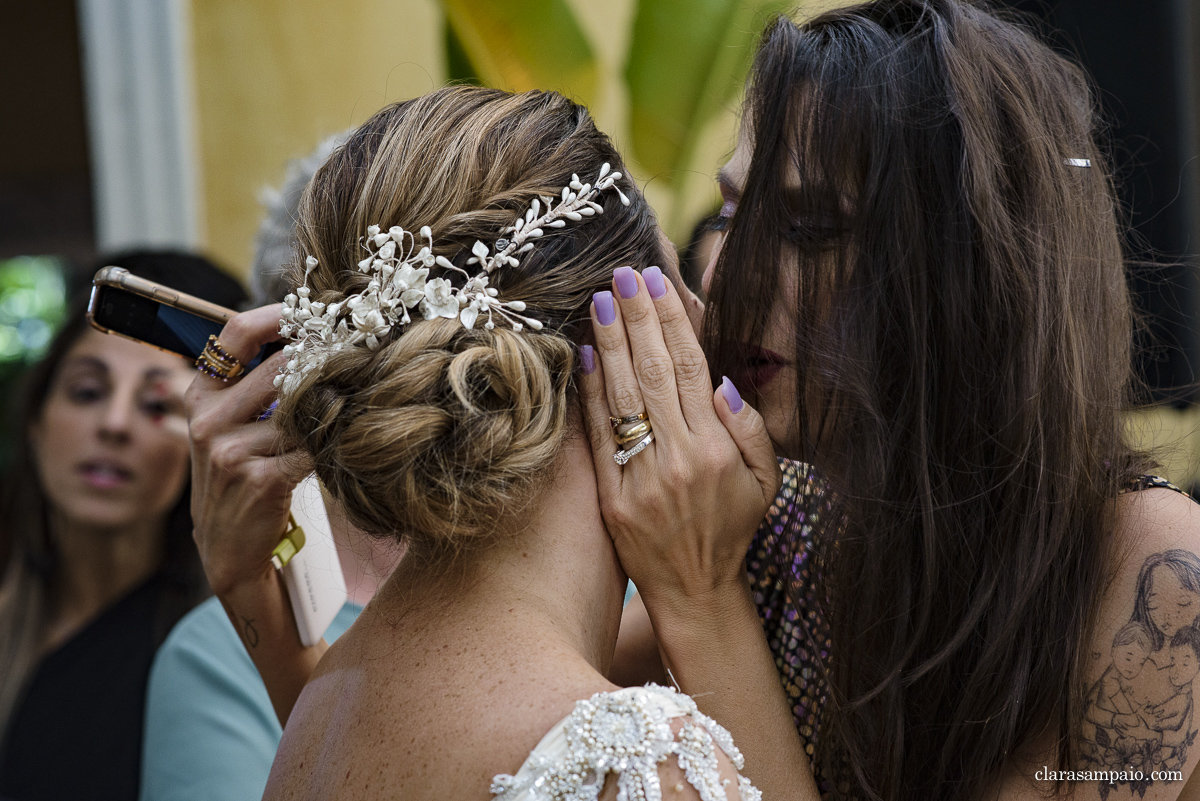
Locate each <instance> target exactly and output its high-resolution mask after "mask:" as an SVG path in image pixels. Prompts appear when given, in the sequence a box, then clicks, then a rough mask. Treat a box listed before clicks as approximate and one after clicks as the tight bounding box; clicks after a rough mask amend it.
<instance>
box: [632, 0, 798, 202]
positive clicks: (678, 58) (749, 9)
mask: <svg viewBox="0 0 1200 801" xmlns="http://www.w3.org/2000/svg"><path fill="white" fill-rule="evenodd" d="M790 5H792V3H788V2H780V0H641V2H639V3H638V8H637V16H636V18H635V19H634V23H633V40H632V43H631V46H630V51H629V61H628V63H627V65H626V68H625V77H626V80H627V82H628V84H629V127H630V131H629V133H630V143H631V145H632V147H633V153H634V155H635V156H636V158H637V160H638V163H639V164H640V165H641V166H642V167H643V168H644V169H646V170H648V171H650V172H653V173H655V174H656V175H657V176H658V177H659V178H661V179H662V180H665V181H667V182H668V183H670V184H672V185H676V186H677V185H679V184H680V183H681V181H680V178H679V171H681V170H684V169H687V168H688V166H689V162H690V161H691V158H692V153H693V151H694V150H695V146H696V140H697V138H698V137H699V136H700V134H701V133H702V131H703V129H704V126H705V123H707V122H708V121H709V120H710V119H711V118H712V117H713V115H714V114H715V113H716V112H717V111H719V110H720V109H721V108H722V106H723V105H725V104H726V103H728V102H730V100H732V99H733V98H734V97H735V96H736V95H737V93H738V91H739V90H740V89H741V86H742V83H743V81H744V80H745V77H746V73H747V71H748V69H749V66H750V61H751V59H752V57H753V48H754V44H755V42H756V41H757V37H758V34H759V32H760V31H761V29H762V26H763V24H764V23H765V22H766V21H767V20H768V19H769V18H770V16H771V15H772V14H775V13H781V12H782V11H784V10H785V9H786V8H788V7H789V6H790Z"/></svg>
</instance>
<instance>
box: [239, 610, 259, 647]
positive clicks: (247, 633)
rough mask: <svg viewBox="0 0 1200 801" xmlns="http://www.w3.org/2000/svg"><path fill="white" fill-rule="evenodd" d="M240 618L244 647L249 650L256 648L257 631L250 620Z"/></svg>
mask: <svg viewBox="0 0 1200 801" xmlns="http://www.w3.org/2000/svg"><path fill="white" fill-rule="evenodd" d="M239 617H241V618H242V639H244V640H245V641H246V645H248V646H250V647H251V648H257V647H258V629H256V628H254V621H253V620H252V619H251V618H248V617H245V616H242V615H239Z"/></svg>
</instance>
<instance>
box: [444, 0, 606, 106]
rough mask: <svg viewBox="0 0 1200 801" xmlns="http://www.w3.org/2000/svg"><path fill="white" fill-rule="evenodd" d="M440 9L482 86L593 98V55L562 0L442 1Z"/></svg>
mask: <svg viewBox="0 0 1200 801" xmlns="http://www.w3.org/2000/svg"><path fill="white" fill-rule="evenodd" d="M442 8H443V10H444V11H445V12H446V20H447V22H448V23H449V25H450V26H451V28H453V33H454V35H455V36H456V37H457V39H458V42H459V43H461V45H462V50H463V52H465V53H466V56H467V58H468V59H469V60H470V65H471V67H472V69H473V72H474V74H475V75H477V76H478V77H479V79H480V80H481V81H482V82H483V84H484V85H486V86H494V87H497V88H499V89H508V90H510V91H513V92H524V91H528V90H530V89H555V90H557V91H559V92H562V93H563V94H565V95H567V96H568V97H571V98H572V99H574V100H575V101H577V102H579V103H582V104H584V105H590V104H591V103H593V102H594V101H595V99H596V72H597V69H596V57H595V54H594V53H593V52H592V47H591V44H590V43H589V42H588V39H587V36H585V35H584V32H583V29H582V28H580V26H579V21H578V20H576V19H575V14H574V13H573V12H572V11H571V8H570V6H568V5H567V4H566V2H565V0H491V1H490V2H479V0H442Z"/></svg>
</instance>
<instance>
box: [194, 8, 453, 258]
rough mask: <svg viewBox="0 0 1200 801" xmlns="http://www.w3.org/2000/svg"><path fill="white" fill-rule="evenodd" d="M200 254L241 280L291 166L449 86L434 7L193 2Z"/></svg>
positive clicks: (438, 21)
mask: <svg viewBox="0 0 1200 801" xmlns="http://www.w3.org/2000/svg"><path fill="white" fill-rule="evenodd" d="M191 9H192V31H193V49H194V51H193V63H194V70H195V74H194V80H195V86H196V127H197V140H198V149H199V152H200V184H201V189H200V191H201V201H202V204H201V205H202V207H203V209H204V216H205V229H206V237H205V242H206V249H207V250H208V252H209V253H211V254H212V255H213V256H214V257H216V258H217V259H218V260H219V261H220V262H221V263H223V264H224V265H225V266H226V267H228V268H230V269H231V270H233V271H234V272H236V273H238V274H240V275H245V274H246V273H247V272H248V270H249V267H250V263H251V261H252V259H253V256H254V233H255V231H256V230H257V227H258V222H259V220H260V218H261V216H262V207H261V206H260V204H259V195H260V193H261V191H262V190H263V188H264V187H270V186H277V185H278V184H279V183H280V182H281V181H282V180H283V177H284V172H285V166H286V164H287V162H288V160H289V159H291V158H296V157H300V156H304V155H306V154H308V153H309V152H310V151H311V150H312V149H313V148H314V147H315V146H316V145H317V144H318V143H319V142H320V141H321V140H322V139H324V138H325V137H326V136H328V135H329V134H332V133H336V132H338V131H341V130H344V129H346V128H349V127H351V126H355V125H359V124H361V123H363V122H365V121H366V120H367V118H368V117H370V115H371V114H372V113H374V112H375V111H377V110H378V109H379V108H381V107H382V106H384V105H385V104H387V103H390V102H393V101H396V100H400V99H403V98H407V97H412V96H414V95H419V94H423V93H425V92H428V91H430V90H431V89H434V88H436V87H437V86H440V85H441V84H442V83H443V81H444V80H445V65H444V55H443V45H442V36H443V34H442V19H441V11H440V10H439V8H438V5H437V3H436V2H435V0H194V1H193V3H192V7H191Z"/></svg>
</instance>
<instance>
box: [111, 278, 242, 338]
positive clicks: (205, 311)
mask: <svg viewBox="0 0 1200 801" xmlns="http://www.w3.org/2000/svg"><path fill="white" fill-rule="evenodd" d="M102 286H112V287H118V288H120V289H123V290H125V291H126V292H130V293H132V294H134V295H140V296H142V297H144V298H149V299H150V300H153V301H155V302H156V303H162V304H164V305H166V306H173V307H174V308H177V309H182V310H183V311H185V312H190V313H191V314H195V315H197V316H198V317H203V318H205V319H206V320H212V321H213V322H215V323H220V324H221V325H225V323H227V322H229V319H230V318H231V317H233V316H234V315H235V314H237V312H235V311H233V310H232V309H227V308H225V307H224V306H218V305H217V304H215V303H209V302H208V301H207V300H201V299H200V298H198V297H195V296H194V295H189V294H187V293H186V292H180V291H179V290H177V289H171V288H170V287H169V286H163V285H162V284H159V283H155V282H154V281H149V280H147V279H145V278H139V277H138V276H136V275H134V274H133V273H131V272H129V271H128V270H126V269H125V268H124V267H111V266H110V267H102V268H101V269H100V270H99V271H98V272H97V273H96V275H95V276H94V277H93V278H92V296H91V298H90V300H89V301H88V310H87V319H88V322H89V323H90V324H91V326H92V327H93V328H95V329H97V330H98V331H103V332H104V333H106V334H114V335H116V336H119V337H124V338H125V339H129V340H132V341H134V342H140V343H141V344H143V345H150V347H152V348H158V350H161V351H163V352H164V353H171V354H174V355H176V356H179V357H180V358H184V359H186V358H188V357H186V356H183V355H182V354H179V353H176V352H175V351H173V350H168V349H167V348H159V347H158V346H157V345H152V344H151V343H149V342H145V341H143V340H141V339H138V338H137V337H131V336H129V335H128V334H126V333H124V332H122V331H116V330H113V329H110V328H105V327H104V326H102V325H100V324H99V323H97V322H96V318H95V310H96V303H97V301H98V299H99V292H98V291H97V290H98V289H99V288H100V287H102ZM189 361H190V359H189Z"/></svg>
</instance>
